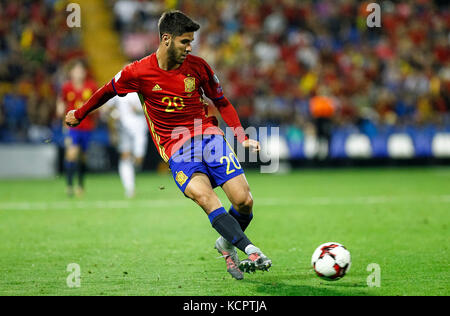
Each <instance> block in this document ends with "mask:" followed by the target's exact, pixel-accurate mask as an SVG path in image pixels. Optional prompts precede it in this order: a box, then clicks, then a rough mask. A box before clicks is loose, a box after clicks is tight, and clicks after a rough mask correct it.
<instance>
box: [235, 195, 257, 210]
mask: <svg viewBox="0 0 450 316" xmlns="http://www.w3.org/2000/svg"><path fill="white" fill-rule="evenodd" d="M236 205H237V208H238V210H237V211H238V212H239V213H243V214H250V213H251V212H252V209H253V197H252V195H251V194H250V192H249V193H247V194H245V195H243V196H242V197H241V198H240V199H239V200H238V201H237V203H236Z"/></svg>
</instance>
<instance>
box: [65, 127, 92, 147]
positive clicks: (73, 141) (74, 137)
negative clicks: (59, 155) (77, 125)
mask: <svg viewBox="0 0 450 316" xmlns="http://www.w3.org/2000/svg"><path fill="white" fill-rule="evenodd" d="M91 135H92V132H91V131H82V130H76V129H69V132H68V133H67V136H66V139H65V144H66V147H67V146H68V145H75V146H79V147H80V149H81V150H82V151H83V152H85V151H86V150H87V149H88V146H89V142H90V140H91Z"/></svg>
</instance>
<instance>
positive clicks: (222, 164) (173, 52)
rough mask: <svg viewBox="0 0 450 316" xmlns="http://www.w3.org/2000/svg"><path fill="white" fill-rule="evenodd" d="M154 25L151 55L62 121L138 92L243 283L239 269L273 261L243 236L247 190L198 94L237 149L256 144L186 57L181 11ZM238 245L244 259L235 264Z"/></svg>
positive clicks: (213, 80) (199, 64)
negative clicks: (227, 203)
mask: <svg viewBox="0 0 450 316" xmlns="http://www.w3.org/2000/svg"><path fill="white" fill-rule="evenodd" d="M158 28H159V34H160V45H159V47H158V49H157V51H156V52H155V53H153V54H151V55H149V56H147V57H145V58H143V59H141V60H139V61H135V62H133V63H131V64H129V65H128V66H126V67H125V68H124V69H122V71H120V72H119V73H118V74H117V75H116V76H115V77H114V78H113V79H112V80H111V81H110V82H108V83H107V84H105V85H104V86H103V87H102V88H101V89H99V90H98V91H97V92H95V93H94V95H93V96H92V97H91V98H90V99H89V100H88V102H87V103H86V104H85V105H84V106H82V107H81V108H79V109H78V110H76V111H71V112H69V113H68V114H67V116H66V123H67V124H68V125H69V126H76V125H78V124H79V123H80V122H81V121H82V120H83V119H84V118H85V117H86V115H87V114H88V113H89V112H91V111H93V110H94V109H96V108H98V107H100V106H101V105H102V104H104V103H105V102H106V101H108V100H109V99H110V98H112V97H114V96H115V95H119V96H123V95H126V94H127V93H131V92H138V93H140V94H142V95H143V97H144V102H145V104H144V106H143V109H144V113H145V116H146V119H147V123H148V127H149V130H150V134H151V135H152V138H153V142H154V143H155V146H156V148H157V150H158V151H159V154H160V155H161V157H162V158H163V159H164V160H165V161H166V162H168V163H169V166H170V169H171V171H172V175H173V177H174V179H175V183H176V184H177V186H178V187H179V188H180V190H181V191H182V192H183V193H184V194H185V196H187V197H189V198H190V199H192V200H193V201H195V202H196V203H197V204H198V205H199V206H200V207H201V208H202V209H203V210H204V211H205V213H206V214H207V215H208V218H209V220H210V221H211V225H212V226H213V228H214V229H215V230H216V231H217V232H218V233H219V234H220V235H221V236H220V237H219V238H218V239H217V240H216V244H215V247H216V249H217V250H218V251H219V253H220V254H222V256H223V257H224V258H225V261H226V264H227V271H228V272H229V273H230V274H231V275H232V276H233V277H234V278H236V279H242V278H243V272H253V271H255V270H268V268H269V267H270V266H271V265H272V262H271V260H270V259H269V258H268V257H267V256H265V255H264V254H263V253H262V252H261V250H260V249H259V248H257V247H256V246H254V245H253V244H252V243H251V242H250V240H249V239H248V237H247V236H246V235H245V233H244V230H245V229H246V228H247V226H248V225H249V224H250V221H251V220H252V218H253V213H252V208H253V198H252V195H251V193H250V188H249V185H248V183H247V180H246V178H245V175H244V172H243V170H242V167H241V165H240V164H239V161H238V159H237V157H236V156H235V154H234V152H233V150H232V149H231V147H230V146H229V145H228V143H227V142H226V140H225V137H224V134H223V132H222V131H221V130H220V129H219V128H218V127H217V120H216V118H215V117H207V115H206V113H205V107H204V103H203V98H202V97H203V95H205V96H207V97H208V98H209V99H211V100H212V101H213V103H214V105H215V106H216V107H217V109H218V110H219V112H220V114H221V116H222V118H223V119H224V121H225V122H226V123H227V124H228V126H230V127H232V128H233V130H234V133H235V135H236V137H237V139H238V141H239V142H240V143H241V144H242V146H244V147H246V148H249V149H251V150H253V151H259V150H260V144H259V142H258V141H256V140H252V139H248V138H247V136H246V135H245V133H244V129H243V127H242V126H241V123H240V120H239V117H238V115H237V113H236V110H235V109H234V107H233V105H232V104H231V103H230V102H229V101H228V100H227V98H226V97H225V96H224V95H223V92H222V88H221V86H220V84H219V80H218V78H217V76H216V75H215V74H214V72H213V71H212V69H211V67H210V66H209V65H208V64H207V63H206V62H205V61H204V60H203V59H202V58H199V57H196V56H193V55H190V53H191V51H192V47H191V43H192V41H193V40H194V32H195V31H197V30H198V29H199V28H200V26H199V25H198V24H197V23H196V22H194V21H192V20H191V19H190V18H189V17H187V16H186V15H185V14H183V13H182V12H180V11H168V12H165V13H163V15H162V16H161V18H160V20H159V23H158ZM217 186H221V187H222V189H223V190H224V192H225V193H226V195H227V197H228V199H229V200H230V202H231V204H232V205H231V207H230V210H229V212H227V211H226V210H225V208H224V207H223V206H222V203H221V201H220V200H219V198H218V196H217V195H216V193H215V192H214V190H213V189H214V188H215V187H217ZM236 248H238V249H240V250H242V251H243V252H245V253H246V254H247V255H248V258H247V259H245V260H243V261H239V258H238V255H237V251H236Z"/></svg>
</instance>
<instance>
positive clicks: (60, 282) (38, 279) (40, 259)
mask: <svg viewBox="0 0 450 316" xmlns="http://www.w3.org/2000/svg"><path fill="white" fill-rule="evenodd" d="M247 179H248V181H249V183H250V187H251V189H252V193H253V196H254V200H255V203H254V212H255V217H254V220H253V222H252V224H251V225H250V227H249V228H248V230H247V233H248V236H249V237H250V239H251V240H252V241H253V242H254V243H255V244H256V245H257V246H259V247H261V249H262V250H263V251H264V252H265V253H266V254H267V255H268V256H269V257H270V258H271V259H272V260H273V267H272V268H271V271H270V272H268V273H262V272H259V273H255V274H250V275H249V274H246V275H245V279H244V280H243V281H236V280H233V279H231V277H230V276H229V275H228V273H226V271H225V269H226V268H225V262H224V260H223V259H217V257H218V254H217V252H216V251H215V250H214V249H213V246H214V241H215V239H216V238H217V233H216V232H215V231H214V230H213V229H212V228H211V226H210V223H209V221H208V219H207V217H206V216H205V214H204V213H203V211H202V210H201V209H200V208H199V207H198V206H197V205H196V204H195V203H193V202H192V201H190V200H188V199H186V198H185V197H184V196H183V195H182V194H181V193H180V192H179V191H178V188H177V187H176V185H175V183H173V180H172V178H171V177H170V176H169V175H157V174H142V175H140V176H139V177H138V178H137V188H138V196H137V197H136V198H135V199H133V200H127V199H125V198H123V192H122V187H121V184H120V181H119V178H118V176H117V175H115V174H110V175H88V178H87V192H86V194H85V196H84V197H82V198H67V197H66V196H65V193H64V192H65V191H64V189H65V188H64V181H63V178H58V179H54V180H29V181H25V180H1V181H0V240H1V242H0V295H229V296H235V295H245V296H247V295H282V296H287V295H449V294H450V290H449V284H450V283H449V276H450V272H449V271H450V269H449V263H448V257H449V251H448V242H449V228H448V224H449V219H450V212H449V211H450V192H449V183H450V169H448V168H430V169H358V170H356V169H350V170H315V171H314V170H303V171H302V170H299V171H296V172H294V173H291V174H287V175H272V174H259V173H256V172H250V171H249V172H247ZM216 192H217V193H218V194H219V196H220V197H221V199H222V202H223V204H224V206H225V208H228V207H229V202H228V200H226V198H225V195H224V194H223V192H222V191H221V189H217V190H216ZM328 241H335V242H339V243H342V244H344V245H345V246H346V247H347V248H348V249H349V250H350V252H351V254H352V268H351V270H350V272H349V274H348V275H347V276H345V277H344V278H343V279H341V280H338V281H335V282H327V281H323V280H321V279H319V278H318V277H317V276H315V274H314V272H313V270H312V268H311V266H310V260H311V255H312V253H313V251H314V249H315V248H316V247H317V246H318V245H320V244H322V243H324V242H328ZM239 254H240V256H241V258H243V257H244V254H243V253H239ZM70 263H77V264H79V265H80V267H81V287H79V288H69V287H68V286H67V284H66V279H67V277H68V276H69V274H70V272H67V271H66V268H67V266H68V264H70ZM370 263H377V264H379V265H380V268H381V287H372V288H369V287H368V286H367V284H366V279H367V277H368V276H369V274H370V273H371V272H370V271H367V270H366V268H367V266H368V265H369V264H370Z"/></svg>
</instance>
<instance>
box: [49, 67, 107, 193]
mask: <svg viewBox="0 0 450 316" xmlns="http://www.w3.org/2000/svg"><path fill="white" fill-rule="evenodd" d="M68 74H69V80H68V81H67V82H66V83H64V85H63V86H62V89H61V94H60V95H59V96H58V100H57V115H58V117H61V118H62V117H64V115H65V113H67V112H69V111H71V110H77V109H78V108H80V107H81V106H82V105H83V104H84V103H85V102H86V101H87V100H88V99H89V98H90V97H91V96H92V94H93V93H94V92H95V91H96V90H97V89H98V87H97V84H96V83H95V82H94V81H93V80H91V79H89V78H88V77H87V66H86V64H85V62H84V61H83V60H75V61H72V62H70V63H69V65H68ZM96 117H97V116H96V114H90V115H88V116H87V117H86V119H85V120H84V121H83V122H82V123H81V124H80V125H78V126H76V127H69V128H67V127H63V128H64V129H66V131H65V139H64V145H65V163H64V166H65V170H66V178H67V194H68V195H69V196H73V195H74V194H76V195H77V196H81V195H82V194H83V192H84V175H85V172H86V151H87V149H88V145H89V141H90V138H91V133H92V131H93V130H94V129H95V127H96ZM75 174H77V175H78V184H77V186H76V188H75V189H74V177H75Z"/></svg>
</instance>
